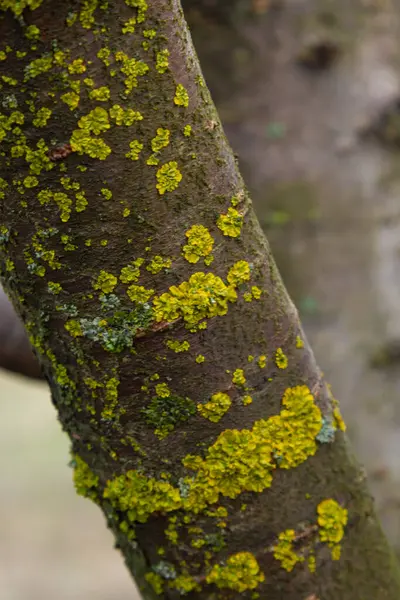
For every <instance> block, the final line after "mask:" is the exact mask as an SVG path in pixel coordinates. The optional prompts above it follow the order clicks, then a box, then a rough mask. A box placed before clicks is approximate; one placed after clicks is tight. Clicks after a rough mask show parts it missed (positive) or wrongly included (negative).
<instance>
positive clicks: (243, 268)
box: [226, 260, 250, 287]
mask: <svg viewBox="0 0 400 600" xmlns="http://www.w3.org/2000/svg"><path fill="white" fill-rule="evenodd" d="M226 278H227V280H228V281H229V283H230V284H231V285H233V286H234V287H237V286H239V285H241V284H242V283H244V282H245V281H249V279H250V265H249V263H248V262H247V261H245V260H239V261H238V262H237V263H235V264H234V265H233V267H231V268H230V269H229V271H228V275H227V277H226Z"/></svg>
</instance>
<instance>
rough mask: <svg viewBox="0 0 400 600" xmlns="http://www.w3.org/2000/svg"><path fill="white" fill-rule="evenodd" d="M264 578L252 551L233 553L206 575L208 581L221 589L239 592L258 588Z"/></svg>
mask: <svg viewBox="0 0 400 600" xmlns="http://www.w3.org/2000/svg"><path fill="white" fill-rule="evenodd" d="M264 580H265V576H264V573H263V572H262V571H261V569H260V567H259V564H258V562H257V560H256V558H255V557H254V556H253V554H251V553H250V552H238V553H237V554H233V555H232V556H230V557H229V558H228V559H227V560H226V563H225V564H222V565H214V566H213V568H212V569H211V571H210V573H209V574H208V575H207V577H206V582H207V583H213V584H215V585H216V586H217V587H218V588H220V589H223V588H227V589H230V590H234V591H235V592H237V593H239V594H240V593H242V592H245V591H246V590H254V589H256V588H257V586H258V585H259V584H260V583H262V582H263V581H264Z"/></svg>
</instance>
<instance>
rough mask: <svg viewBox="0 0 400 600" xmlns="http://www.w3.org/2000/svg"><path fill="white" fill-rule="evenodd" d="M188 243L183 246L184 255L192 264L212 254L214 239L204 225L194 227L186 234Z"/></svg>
mask: <svg viewBox="0 0 400 600" xmlns="http://www.w3.org/2000/svg"><path fill="white" fill-rule="evenodd" d="M185 235H186V237H187V239H188V243H187V244H186V245H185V246H183V249H182V254H183V256H184V257H185V258H186V260H187V261H188V262H190V263H197V262H198V261H199V260H200V258H201V257H202V256H208V255H209V254H211V252H212V249H213V245H214V239H213V237H212V236H211V234H210V232H209V231H208V229H207V228H206V227H204V225H193V226H192V227H191V228H190V229H189V230H188V231H186V233H185Z"/></svg>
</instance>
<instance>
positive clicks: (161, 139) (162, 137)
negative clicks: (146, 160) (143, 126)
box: [151, 127, 171, 152]
mask: <svg viewBox="0 0 400 600" xmlns="http://www.w3.org/2000/svg"><path fill="white" fill-rule="evenodd" d="M170 135H171V132H170V131H169V129H163V128H162V127H159V128H158V129H157V135H156V136H155V137H153V139H152V140H151V149H152V150H153V152H160V150H162V149H163V148H166V147H167V146H168V144H169V138H170Z"/></svg>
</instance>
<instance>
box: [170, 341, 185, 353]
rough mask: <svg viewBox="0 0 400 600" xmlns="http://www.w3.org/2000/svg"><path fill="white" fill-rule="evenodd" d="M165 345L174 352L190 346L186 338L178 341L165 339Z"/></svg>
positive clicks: (183, 350) (182, 350)
mask: <svg viewBox="0 0 400 600" xmlns="http://www.w3.org/2000/svg"><path fill="white" fill-rule="evenodd" d="M165 344H166V346H167V347H168V348H169V349H170V350H173V351H174V352H186V351H187V350H189V348H190V344H189V342H188V341H187V340H184V341H183V342H179V341H178V340H167V341H166V342H165Z"/></svg>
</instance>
